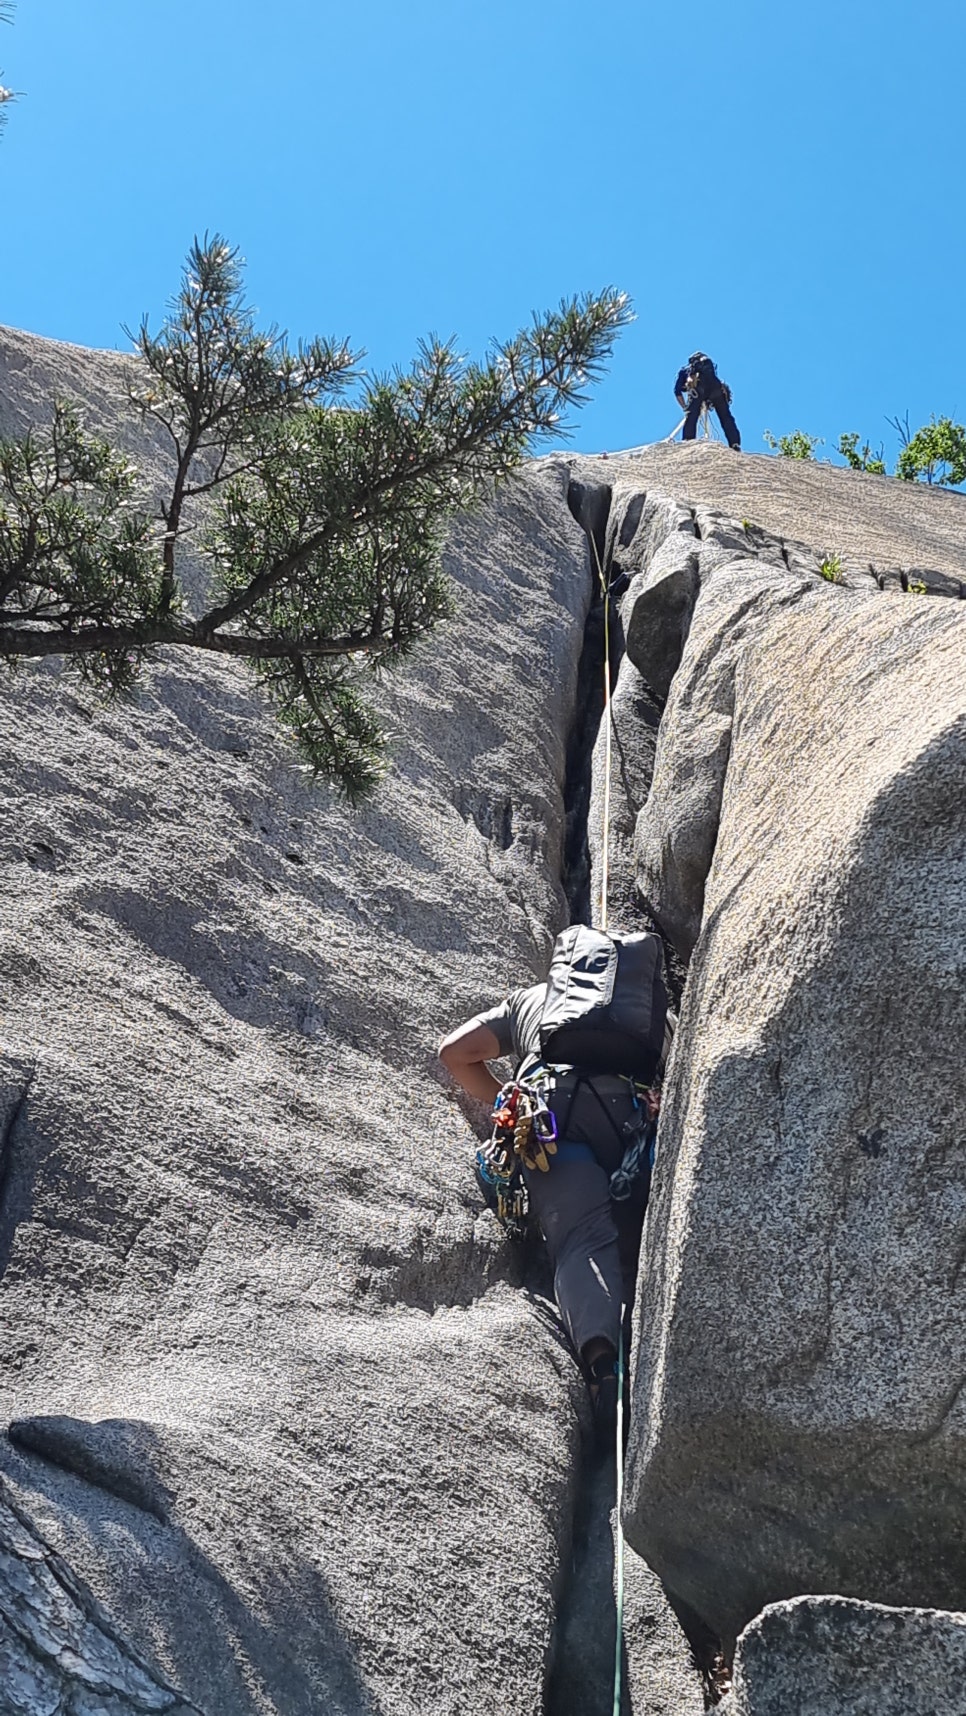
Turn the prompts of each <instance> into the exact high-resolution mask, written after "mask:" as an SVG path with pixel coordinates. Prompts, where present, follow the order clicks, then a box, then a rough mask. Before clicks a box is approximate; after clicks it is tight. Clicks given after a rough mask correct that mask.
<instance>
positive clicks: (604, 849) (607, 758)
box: [590, 536, 613, 930]
mask: <svg viewBox="0 0 966 1716" xmlns="http://www.w3.org/2000/svg"><path fill="white" fill-rule="evenodd" d="M590 545H591V548H592V549H593V551H594V560H595V562H596V565H597V578H598V581H599V583H600V590H601V595H602V596H603V598H604V808H603V815H602V817H601V865H600V923H599V924H598V925H597V928H598V929H602V930H606V928H607V890H608V887H609V884H610V774H611V730H612V725H613V723H612V720H611V707H610V585H609V583H608V582H607V579H606V578H605V577H604V568H603V566H602V565H601V563H600V554H599V552H598V548H597V543H596V541H595V540H594V537H593V536H591V538H590Z"/></svg>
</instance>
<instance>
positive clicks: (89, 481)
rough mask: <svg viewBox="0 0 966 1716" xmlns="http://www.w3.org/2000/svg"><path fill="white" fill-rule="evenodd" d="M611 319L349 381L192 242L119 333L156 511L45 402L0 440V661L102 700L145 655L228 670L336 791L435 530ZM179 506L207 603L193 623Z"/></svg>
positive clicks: (352, 769)
mask: <svg viewBox="0 0 966 1716" xmlns="http://www.w3.org/2000/svg"><path fill="white" fill-rule="evenodd" d="M629 319H630V311H629V308H628V303H627V299H626V297H625V296H624V294H622V293H618V292H614V291H606V292H604V293H602V294H600V295H599V296H585V297H581V298H575V299H573V300H571V301H569V302H564V303H562V304H561V305H560V307H559V309H557V310H556V311H553V312H551V313H550V314H548V315H545V316H543V317H540V318H535V319H534V322H533V325H532V326H531V327H529V328H528V329H526V330H524V331H523V332H522V333H520V334H518V335H517V336H516V338H515V339H512V340H510V341H508V342H507V343H506V344H503V345H496V346H494V347H493V348H492V350H491V351H490V353H489V355H488V357H487V359H486V360H485V361H484V362H482V363H467V362H465V361H464V360H462V359H461V358H460V357H459V356H458V355H457V353H456V351H455V350H454V348H453V346H452V344H442V343H440V342H438V341H435V340H432V341H429V342H427V343H425V344H424V345H422V346H420V348H419V351H418V353H417V356H416V359H415V361H414V363H413V364H412V367H411V368H410V369H409V370H408V371H406V372H402V371H396V372H394V373H393V374H391V375H388V376H383V377H378V378H375V379H371V380H370V379H366V378H364V377H360V375H359V373H358V371H357V362H358V354H354V353H353V352H352V351H351V350H350V348H349V346H348V345H347V344H346V343H344V342H341V341H338V340H312V341H311V342H309V343H307V344H300V345H298V346H297V347H296V348H295V349H294V350H293V349H290V348H289V346H288V345H287V344H286V341H285V338H284V337H283V336H281V335H280V334H279V333H278V332H277V330H276V329H274V328H271V329H269V330H268V331H266V332H259V331H258V329H257V328H256V326H255V318H254V315H253V312H252V311H251V309H249V308H248V307H247V306H246V304H245V302H244V298H243V293H242V286H241V270H240V264H239V259H238V255H237V252H235V251H234V250H232V249H231V248H230V247H229V246H228V245H227V244H226V243H225V242H224V240H223V239H221V238H219V237H217V236H216V237H214V238H210V239H209V238H207V237H206V238H205V240H204V241H203V242H199V241H197V240H196V241H195V244H194V245H193V247H192V249H191V252H190V253H189V256H188V261H187V265H186V268H185V271H184V275H183V278H182V282H181V287H180V291H179V292H178V294H177V297H176V298H175V299H174V301H173V303H172V304H171V306H170V310H169V314H168V316H167V318H166V320H165V321H164V323H163V325H162V327H161V329H160V332H159V333H157V334H152V333H151V331H150V329H149V327H148V325H147V323H146V322H145V323H144V324H142V326H141V328H140V329H139V330H138V332H137V334H136V336H135V345H136V348H137V352H138V354H139V357H140V363H139V364H138V365H137V366H136V369H135V372H134V373H133V374H132V380H131V386H130V395H131V399H132V402H133V404H134V405H135V407H136V408H137V409H138V411H139V412H140V413H141V414H142V416H143V417H144V419H145V420H147V421H152V422H154V423H156V424H158V425H160V426H161V428H162V429H163V431H164V434H165V436H166V438H167V442H168V444H169V446H170V450H171V481H170V488H169V490H168V492H167V500H166V504H165V506H164V509H163V516H162V518H161V519H158V518H154V517H151V516H150V515H149V514H148V513H146V512H145V511H144V510H143V509H142V508H141V507H140V506H139V505H138V504H137V496H138V492H139V473H138V472H137V470H136V469H135V468H133V467H132V466H131V464H130V463H129V461H127V460H126V459H124V458H123V457H122V456H121V455H120V454H119V453H118V452H117V451H116V450H115V449H113V448H111V447H110V446H109V445H108V444H107V443H105V442H104V441H103V440H101V439H100V438H98V437H97V436H94V435H91V434H89V433H88V432H87V431H86V430H85V429H84V427H83V426H82V424H81V423H80V421H79V419H78V416H77V413H76V411H75V410H73V409H72V408H71V407H70V406H68V405H65V404H58V405H57V406H56V407H55V409H54V412H53V419H52V423H51V425H50V428H49V429H48V430H47V431H46V432H45V433H33V434H30V435H28V436H27V437H26V438H25V439H23V440H21V441H19V442H17V441H13V442H4V443H0V656H4V657H7V658H9V659H17V658H23V657H37V656H60V657H63V658H64V659H65V661H66V663H67V664H68V665H71V666H73V667H75V668H77V669H78V670H79V671H80V672H81V673H82V675H83V676H84V677H85V678H86V679H87V680H88V681H89V682H91V683H93V684H94V685H96V686H98V687H100V688H101V689H103V690H104V691H105V692H107V693H108V694H119V693H124V692H126V691H129V690H130V689H131V687H132V686H133V685H134V683H135V681H136V679H137V675H138V673H139V670H140V669H141V667H142V665H143V664H144V662H145V661H146V660H149V659H151V658H152V657H153V656H154V654H155V652H156V651H157V649H158V648H159V647H160V646H162V645H174V646H176V647H186V648H192V649H202V650H208V651H213V652H215V653H218V654H221V655H227V656H232V657H243V658H246V659H247V660H249V661H250V662H251V663H252V664H253V666H254V671H255V672H256V674H257V676H258V678H259V680H260V682H261V684H262V686H263V687H264V689H265V691H266V692H267V694H268V696H269V698H270V699H271V701H272V703H273V704H274V706H275V708H276V710H277V712H278V714H279V716H280V718H281V720H282V721H283V722H284V723H285V724H286V726H287V727H288V728H289V729H290V730H291V731H292V733H293V734H294V736H295V739H296V742H297V744H298V747H299V749H300V751H301V753H302V755H303V757H304V758H305V760H306V761H307V762H308V763H309V764H310V765H311V767H312V768H313V770H314V771H315V772H316V773H318V774H320V775H321V776H323V777H325V778H327V779H330V780H333V781H336V782H338V783H339V784H340V785H341V786H342V788H343V789H344V790H345V792H346V793H347V794H348V795H349V796H350V797H351V798H355V797H357V796H359V795H360V794H361V793H363V792H365V791H366V790H367V789H368V788H369V787H370V786H371V785H372V784H373V782H374V780H375V779H376V778H377V777H378V774H379V772H380V756H381V752H382V748H383V741H382V737H381V734H380V731H379V727H378V723H377V721H376V718H375V716H374V714H373V711H372V709H371V707H370V705H369V702H368V701H367V698H366V695H365V691H366V681H367V678H371V676H372V675H373V674H375V673H378V672H379V671H380V670H382V669H385V668H389V667H392V666H394V665H395V664H396V663H397V662H399V661H400V660H401V659H402V658H403V657H404V656H405V655H406V653H407V651H409V650H410V649H411V648H412V647H413V645H414V644H415V643H416V642H417V641H418V640H419V639H420V638H422V637H424V636H425V635H426V634H427V633H428V632H429V631H430V630H431V629H432V628H433V626H435V625H436V624H437V623H438V622H439V621H440V620H441V619H443V618H444V617H445V616H446V614H447V613H448V612H449V606H450V598H449V592H448V588H447V582H446V579H445V577H444V575H443V573H442V571H441V567H440V549H441V545H442V539H443V535H444V532H445V528H446V525H447V522H448V521H449V519H450V518H451V517H452V516H453V514H454V513H455V512H456V511H457V510H459V509H461V508H465V507H467V506H470V505H472V504H473V502H474V501H477V500H479V499H480V498H481V497H482V496H484V495H485V494H487V493H489V492H490V491H491V490H492V486H493V484H494V482H497V481H499V480H500V479H502V478H505V477H506V476H507V475H508V474H509V473H510V472H511V471H513V470H514V469H515V468H516V467H517V466H518V465H519V463H520V461H521V459H522V458H523V457H524V456H525V454H526V453H527V452H528V451H529V449H530V447H531V445H532V444H533V442H534V440H535V439H538V438H539V437H541V436H545V435H547V434H550V433H556V434H559V433H560V418H561V415H562V413H564V412H565V411H566V410H567V408H568V407H570V406H573V405H575V404H579V403H580V402H581V401H582V399H583V388H584V385H585V383H586V382H587V381H589V380H590V379H592V378H593V377H595V376H596V375H597V374H598V373H599V372H600V370H601V368H602V366H603V364H604V362H605V360H606V358H607V356H608V355H609V353H610V350H611V348H612V345H613V342H614V339H615V337H616V335H617V333H618V331H619V330H620V329H621V328H622V327H623V326H624V325H625V324H626V323H627V321H628V320H629ZM199 501H202V502H204V503H205V510H206V515H207V522H206V524H205V527H204V531H203V535H202V548H203V551H204V553H205V555H206V556H207V559H208V562H209V564H210V568H211V573H212V579H211V588H212V590H213V592H214V594H213V599H212V603H211V605H210V606H208V607H207V608H206V610H205V611H204V612H203V613H201V614H200V615H192V614H191V613H190V612H189V611H188V608H187V604H186V601H185V597H184V593H183V589H182V584H181V580H180V577H179V562H180V558H181V549H182V543H183V538H184V531H185V519H186V508H187V507H189V505H190V504H191V503H198V502H199Z"/></svg>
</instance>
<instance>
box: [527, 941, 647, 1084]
mask: <svg viewBox="0 0 966 1716" xmlns="http://www.w3.org/2000/svg"><path fill="white" fill-rule="evenodd" d="M667 1014H668V993H667V987H666V985H665V981H664V948H663V947H662V945H661V938H660V936H657V935H651V934H643V935H614V936H611V935H608V934H607V933H606V932H605V931H604V930H596V929H591V928H590V927H589V926H588V925H587V924H571V926H570V928H569V929H565V930H564V931H563V932H562V934H560V935H558V937H557V940H556V942H555V943H554V950H553V957H552V959H551V961H550V970H549V972H548V974H547V994H546V999H545V1001H544V1004H543V1011H542V1013H541V1015H540V1049H541V1053H542V1055H543V1058H544V1060H545V1061H549V1062H551V1063H553V1064H555V1065H560V1066H572V1067H578V1068H579V1069H580V1070H581V1071H583V1072H588V1073H623V1074H624V1075H625V1076H627V1077H629V1078H634V1079H636V1080H638V1082H639V1083H641V1084H650V1082H651V1080H652V1079H654V1078H655V1077H656V1076H657V1074H658V1072H659V1070H660V1068H661V1063H662V1061H663V1059H664V1055H665V1038H666V1032H667Z"/></svg>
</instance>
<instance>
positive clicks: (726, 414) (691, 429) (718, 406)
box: [674, 352, 741, 453]
mask: <svg viewBox="0 0 966 1716" xmlns="http://www.w3.org/2000/svg"><path fill="white" fill-rule="evenodd" d="M674 397H675V399H676V400H677V402H678V404H679V405H680V407H681V410H682V411H686V412H687V416H686V417H685V419H684V428H683V429H682V431H681V439H682V441H693V440H694V437H695V435H696V433H697V428H698V418H699V417H700V415H701V412H702V409H703V408H704V406H706V405H709V406H710V407H711V409H712V410H713V411H715V412H717V416H718V422H719V423H720V424H721V427H722V429H723V430H724V436H725V440H726V441H727V443H728V446H729V447H731V448H732V450H733V451H734V452H735V453H740V452H741V434H740V431H739V429H738V425H737V423H736V422H735V420H734V418H733V417H732V415H731V389H730V387H728V386H727V385H726V384H725V382H723V381H721V380H720V378H719V376H718V372H717V370H716V369H715V367H714V364H713V363H712V362H711V359H710V358H709V357H708V354H707V352H692V353H691V356H690V357H689V358H688V361H687V363H686V364H685V365H684V366H683V368H681V369H679V370H678V375H677V380H676V382H675V383H674Z"/></svg>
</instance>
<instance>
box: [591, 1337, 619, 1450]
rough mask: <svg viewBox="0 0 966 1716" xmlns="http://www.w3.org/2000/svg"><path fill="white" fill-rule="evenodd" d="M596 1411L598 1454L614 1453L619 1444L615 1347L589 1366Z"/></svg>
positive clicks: (596, 1446)
mask: <svg viewBox="0 0 966 1716" xmlns="http://www.w3.org/2000/svg"><path fill="white" fill-rule="evenodd" d="M587 1375H588V1380H589V1382H590V1398H591V1403H592V1407H593V1413H594V1446H595V1448H596V1450H597V1453H598V1454H601V1455H604V1456H606V1455H608V1454H613V1453H614V1452H615V1450H616V1446H617V1354H616V1353H615V1352H614V1350H613V1348H612V1349H611V1351H610V1352H609V1353H602V1354H601V1355H600V1357H599V1358H595V1359H594V1360H592V1362H591V1363H590V1365H588V1367H587Z"/></svg>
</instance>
